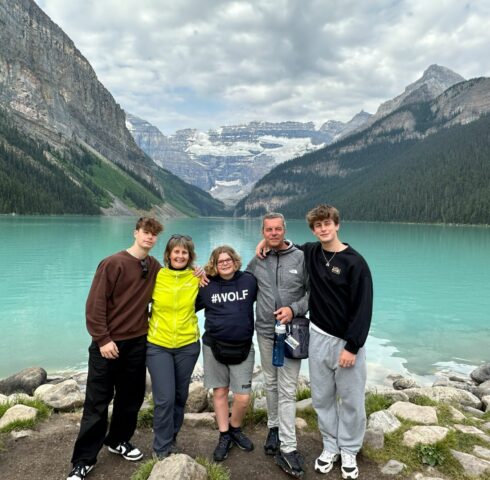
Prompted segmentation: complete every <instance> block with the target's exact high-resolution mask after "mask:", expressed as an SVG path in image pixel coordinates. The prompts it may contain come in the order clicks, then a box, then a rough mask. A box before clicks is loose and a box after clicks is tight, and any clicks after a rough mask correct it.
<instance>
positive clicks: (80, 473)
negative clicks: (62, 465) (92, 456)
mask: <svg viewBox="0 0 490 480" xmlns="http://www.w3.org/2000/svg"><path fill="white" fill-rule="evenodd" d="M92 468H94V466H93V465H83V464H78V465H75V466H74V467H73V470H72V471H71V472H70V473H69V474H68V477H66V480H83V479H84V478H85V477H86V476H87V475H88V474H89V472H90V470H92Z"/></svg>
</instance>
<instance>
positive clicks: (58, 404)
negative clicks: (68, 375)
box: [34, 380, 85, 411]
mask: <svg viewBox="0 0 490 480" xmlns="http://www.w3.org/2000/svg"><path fill="white" fill-rule="evenodd" d="M34 396H36V397H38V398H39V399H40V400H42V401H43V402H44V403H45V404H46V405H49V406H50V407H52V408H54V409H55V410H59V411H67V410H73V409H74V408H78V407H81V406H82V405H83V401H84V399H85V397H84V395H83V393H82V392H81V391H80V388H79V387H78V384H77V382H76V381H75V380H65V381H64V382H61V383H57V384H47V385H41V386H40V387H38V388H37V389H36V391H35V392H34Z"/></svg>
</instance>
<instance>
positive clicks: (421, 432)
mask: <svg viewBox="0 0 490 480" xmlns="http://www.w3.org/2000/svg"><path fill="white" fill-rule="evenodd" d="M448 432H449V429H447V428H446V427H438V426H435V425H427V426H425V425H424V426H419V425H417V426H416V427H412V428H411V429H410V430H407V431H406V432H405V433H404V434H403V445H406V446H407V447H415V445H417V443H423V444H424V445H432V444H434V443H436V442H439V441H440V440H444V438H446V435H447V434H448Z"/></svg>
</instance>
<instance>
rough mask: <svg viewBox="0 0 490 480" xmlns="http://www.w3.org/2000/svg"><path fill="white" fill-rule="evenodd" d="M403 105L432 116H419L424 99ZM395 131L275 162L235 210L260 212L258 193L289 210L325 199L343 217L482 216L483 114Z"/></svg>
mask: <svg viewBox="0 0 490 480" xmlns="http://www.w3.org/2000/svg"><path fill="white" fill-rule="evenodd" d="M411 108H412V110H413V112H414V113H417V115H418V116H419V119H420V120H421V121H420V122H419V123H418V129H420V130H419V131H424V130H425V128H426V127H428V126H429V124H432V123H431V122H430V121H428V122H425V121H424V120H430V117H431V114H430V112H428V111H426V109H424V105H419V106H413V107H411ZM422 117H424V118H422ZM396 134H397V132H396V131H391V132H389V135H387V137H386V138H385V140H386V141H384V142H380V143H376V144H375V145H371V146H367V147H366V148H364V149H361V150H357V151H352V152H347V153H343V154H339V151H340V150H342V148H343V150H344V151H346V150H347V149H348V146H349V143H352V142H353V138H354V140H356V139H355V137H350V138H349V139H346V140H345V142H341V143H339V144H336V145H333V146H331V147H327V148H326V149H323V150H320V151H317V152H314V153H311V154H309V155H305V156H304V157H301V158H298V159H295V160H292V161H290V162H287V163H285V164H283V165H280V166H279V167H277V168H276V169H274V170H272V171H271V172H270V173H269V174H268V175H266V176H265V177H264V178H263V179H262V180H260V181H259V182H258V183H257V184H256V186H255V189H254V191H253V192H252V194H251V195H250V196H249V197H247V198H246V199H244V200H243V201H242V202H240V203H239V204H238V205H237V209H236V213H237V214H246V215H252V216H256V215H261V214H263V213H264V211H265V210H266V209H267V207H266V206H265V203H264V202H263V201H262V200H261V197H263V198H264V199H265V198H266V199H267V201H268V202H269V205H270V204H271V203H272V204H274V203H275V205H276V208H274V206H273V207H272V209H278V210H279V211H281V212H283V213H284V214H285V215H287V216H288V217H291V218H302V217H304V215H305V212H306V211H307V210H308V209H310V208H311V207H313V206H315V205H316V204H318V203H331V204H334V205H336V206H337V207H338V208H339V209H340V210H341V214H342V217H343V218H344V219H349V220H369V221H402V222H437V223H438V222H442V223H468V224H490V117H489V116H488V115H486V116H483V117H482V118H480V119H479V120H476V121H474V122H472V123H470V124H467V125H458V126H453V127H451V128H443V129H442V130H440V131H439V132H437V133H435V134H433V135H430V136H428V137H426V138H424V139H422V140H418V139H411V140H404V141H399V142H397V141H393V138H394V137H395V135H396ZM361 135H362V134H361ZM361 135H359V137H360V136H361ZM379 139H380V138H379V137H378V140H379Z"/></svg>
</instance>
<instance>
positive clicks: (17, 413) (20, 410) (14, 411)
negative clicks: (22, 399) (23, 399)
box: [0, 404, 37, 429]
mask: <svg viewBox="0 0 490 480" xmlns="http://www.w3.org/2000/svg"><path fill="white" fill-rule="evenodd" d="M36 415H37V409H36V408H33V407H28V406H27V405H21V404H18V405H14V406H13V407H10V408H9V409H8V410H7V411H6V412H5V413H4V414H3V417H2V418H0V429H2V428H4V427H6V426H7V425H9V424H10V423H13V422H16V421H19V420H34V419H35V418H36Z"/></svg>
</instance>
